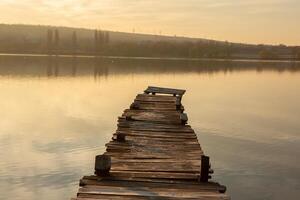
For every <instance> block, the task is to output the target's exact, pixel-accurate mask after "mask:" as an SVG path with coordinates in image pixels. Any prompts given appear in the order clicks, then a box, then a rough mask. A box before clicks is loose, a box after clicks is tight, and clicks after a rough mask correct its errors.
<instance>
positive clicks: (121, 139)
mask: <svg viewBox="0 0 300 200" xmlns="http://www.w3.org/2000/svg"><path fill="white" fill-rule="evenodd" d="M125 137H126V135H125V134H124V133H117V141H118V142H125Z"/></svg>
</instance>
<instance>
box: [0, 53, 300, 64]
mask: <svg viewBox="0 0 300 200" xmlns="http://www.w3.org/2000/svg"><path fill="white" fill-rule="evenodd" d="M2 56H17V57H60V58H75V57H76V58H108V59H126V60H170V61H220V62H223V61H230V62H254V63H255V62H257V63H300V60H263V59H251V58H231V59H229V58H183V57H179V58H176V57H143V56H141V57H139V56H101V55H99V56H96V55H70V54H59V55H54V54H51V55H50V54H30V53H16V54H14V53H0V57H2Z"/></svg>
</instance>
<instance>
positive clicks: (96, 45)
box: [0, 26, 300, 60]
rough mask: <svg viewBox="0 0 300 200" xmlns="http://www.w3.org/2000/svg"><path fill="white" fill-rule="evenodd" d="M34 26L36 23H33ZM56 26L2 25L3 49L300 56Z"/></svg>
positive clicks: (266, 48)
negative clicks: (23, 28)
mask: <svg viewBox="0 0 300 200" xmlns="http://www.w3.org/2000/svg"><path fill="white" fill-rule="evenodd" d="M31 28H32V27H31ZM70 30H71V31H68V32H67V31H63V29H60V28H55V27H50V28H49V27H47V29H44V28H40V32H39V33H38V34H35V35H34V37H33V36H31V35H30V29H29V31H27V32H25V33H22V34H21V33H20V34H19V35H18V32H17V31H15V33H14V35H11V34H8V33H5V31H6V29H4V28H2V29H1V26H0V53H38V54H49V55H59V54H68V55H99V56H100V55H104V56H132V57H134V56H136V57H138V56H143V57H184V58H229V59H230V58H260V59H282V58H284V59H295V60H300V47H297V46H295V47H288V46H285V45H276V46H275V45H274V46H271V45H247V44H239V43H230V42H227V41H225V42H221V41H213V40H202V39H199V40H197V39H194V40H178V38H177V37H176V38H175V37H174V39H170V38H168V39H164V38H163V37H160V39H155V40H154V39H152V40H150V39H149V40H125V39H124V40H121V39H118V40H115V39H114V38H113V37H111V32H108V31H103V30H94V31H89V32H88V31H86V32H85V34H88V36H86V35H85V36H82V31H81V32H80V31H77V29H70Z"/></svg>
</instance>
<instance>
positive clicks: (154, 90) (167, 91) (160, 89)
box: [144, 86, 185, 96]
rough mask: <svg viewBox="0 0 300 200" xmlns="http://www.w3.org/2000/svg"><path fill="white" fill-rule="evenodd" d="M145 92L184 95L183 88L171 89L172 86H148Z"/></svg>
mask: <svg viewBox="0 0 300 200" xmlns="http://www.w3.org/2000/svg"><path fill="white" fill-rule="evenodd" d="M144 92H145V93H146V94H149V93H152V94H156V93H158V94H172V95H180V96H182V95H184V93H185V90H181V89H173V88H164V87H155V86H149V87H148V88H147V89H146V90H145V91H144Z"/></svg>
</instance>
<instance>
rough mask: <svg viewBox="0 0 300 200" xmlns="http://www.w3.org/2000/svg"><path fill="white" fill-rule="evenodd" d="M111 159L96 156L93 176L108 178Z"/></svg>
mask: <svg viewBox="0 0 300 200" xmlns="http://www.w3.org/2000/svg"><path fill="white" fill-rule="evenodd" d="M110 168H111V158H110V156H108V155H98V156H96V159H95V174H96V175H97V176H109V170H110Z"/></svg>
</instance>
